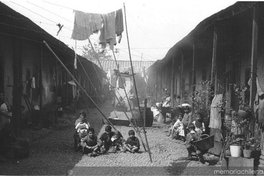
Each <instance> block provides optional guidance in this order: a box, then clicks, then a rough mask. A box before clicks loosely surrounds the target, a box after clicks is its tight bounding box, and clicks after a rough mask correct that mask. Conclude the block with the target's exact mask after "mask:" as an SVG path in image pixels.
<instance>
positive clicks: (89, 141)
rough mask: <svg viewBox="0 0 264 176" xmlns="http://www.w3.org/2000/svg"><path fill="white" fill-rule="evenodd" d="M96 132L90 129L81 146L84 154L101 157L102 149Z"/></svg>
mask: <svg viewBox="0 0 264 176" xmlns="http://www.w3.org/2000/svg"><path fill="white" fill-rule="evenodd" d="M94 132H95V131H94V129H93V128H89V129H88V135H86V136H85V137H84V138H82V139H81V146H82V148H83V154H88V155H89V156H94V157H95V156H98V155H99V151H100V148H99V141H98V140H97V136H96V135H95V134H94Z"/></svg>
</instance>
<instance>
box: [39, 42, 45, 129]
mask: <svg viewBox="0 0 264 176" xmlns="http://www.w3.org/2000/svg"><path fill="white" fill-rule="evenodd" d="M42 60H43V47H42V45H41V46H40V61H39V108H40V115H41V122H40V123H41V127H43V124H44V115H43V114H42V91H43V88H42Z"/></svg>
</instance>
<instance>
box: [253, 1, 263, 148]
mask: <svg viewBox="0 0 264 176" xmlns="http://www.w3.org/2000/svg"><path fill="white" fill-rule="evenodd" d="M256 11H257V6H255V7H254V8H253V19H252V42H251V43H252V45H251V62H250V64H251V66H250V68H251V71H250V78H251V83H250V106H251V108H252V109H254V101H255V96H256V76H257V57H258V56H257V54H258V52H257V49H258V24H257V19H256V18H257V17H256V14H257V12H256ZM250 126H251V127H252V128H251V129H252V130H253V134H254V126H255V120H254V118H252V120H251V122H250ZM261 133H262V134H261V136H263V130H262V131H261ZM263 142H264V141H263V138H261V149H262V150H263Z"/></svg>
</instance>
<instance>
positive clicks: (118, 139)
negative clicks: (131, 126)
mask: <svg viewBox="0 0 264 176" xmlns="http://www.w3.org/2000/svg"><path fill="white" fill-rule="evenodd" d="M111 141H112V145H113V147H114V149H115V152H116V151H120V152H125V143H126V140H125V139H124V138H123V136H122V134H121V133H120V131H116V132H115V135H114V136H113V137H112V138H111Z"/></svg>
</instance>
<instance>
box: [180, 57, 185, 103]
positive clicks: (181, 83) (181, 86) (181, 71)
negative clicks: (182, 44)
mask: <svg viewBox="0 0 264 176" xmlns="http://www.w3.org/2000/svg"><path fill="white" fill-rule="evenodd" d="M183 57H184V56H183V53H182V56H181V70H180V81H179V85H180V96H181V100H180V104H182V103H183V102H182V100H183V91H184V90H182V89H183V82H182V78H183V65H184V64H183Z"/></svg>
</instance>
